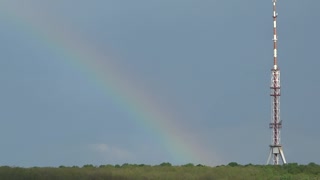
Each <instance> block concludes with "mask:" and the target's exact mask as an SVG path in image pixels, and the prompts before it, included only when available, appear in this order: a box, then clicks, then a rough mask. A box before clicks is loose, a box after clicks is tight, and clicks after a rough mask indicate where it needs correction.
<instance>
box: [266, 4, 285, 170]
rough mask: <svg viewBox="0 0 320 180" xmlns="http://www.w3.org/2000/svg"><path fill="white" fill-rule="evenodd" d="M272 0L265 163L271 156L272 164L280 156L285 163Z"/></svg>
mask: <svg viewBox="0 0 320 180" xmlns="http://www.w3.org/2000/svg"><path fill="white" fill-rule="evenodd" d="M272 2H273V68H272V69H271V86H270V90H271V93H270V96H271V99H272V113H271V116H272V117H271V123H270V124H269V127H270V129H272V141H271V143H272V144H271V145H270V154H269V158H268V161H267V164H269V163H270V160H271V158H272V159H273V165H278V164H279V159H280V158H281V160H282V163H283V164H286V163H287V162H286V159H285V157H284V154H283V150H282V146H281V144H280V129H281V128H282V121H281V120H280V95H281V94H280V69H279V67H278V57H277V48H278V47H277V41H278V37H277V17H278V13H277V12H276V5H277V0H272Z"/></svg>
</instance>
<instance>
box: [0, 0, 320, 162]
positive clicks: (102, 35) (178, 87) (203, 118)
mask: <svg viewBox="0 0 320 180" xmlns="http://www.w3.org/2000/svg"><path fill="white" fill-rule="evenodd" d="M0 6H1V8H0V11H1V13H0V49H1V50H0V83H1V88H0V122H1V125H0V143H1V148H0V165H11V166H59V165H67V166H71V165H79V166H81V165H84V164H94V165H100V164H123V163H137V164H141V163H144V164H159V163H161V162H164V161H169V162H171V163H173V164H179V163H181V162H178V161H175V158H174V157H172V154H171V152H170V148H169V149H168V147H164V146H163V144H162V142H160V141H158V139H152V138H150V137H153V136H154V134H152V131H151V130H150V129H148V128H147V127H146V126H141V124H139V123H138V121H137V120H136V118H137V117H134V116H135V115H134V114H132V113H130V112H128V109H127V108H124V107H123V106H121V105H119V104H118V103H117V102H116V101H115V100H114V98H113V97H111V95H110V94H109V95H108V93H107V92H106V90H104V89H102V88H101V87H99V85H98V84H96V83H94V82H92V80H91V79H90V77H89V76H88V75H87V74H86V72H84V71H83V70H81V69H80V68H76V67H75V66H72V65H70V64H68V63H65V62H66V59H65V58H67V57H66V56H61V54H59V52H57V51H55V49H54V48H52V47H50V46H49V45H48V44H47V43H46V42H43V41H41V39H40V38H36V36H37V35H35V34H34V33H37V32H31V31H26V30H25V29H24V28H21V26H23V24H19V23H17V22H13V21H11V19H10V18H8V17H7V14H6V12H5V11H6V9H11V10H12V9H13V10H14V9H17V10H16V11H18V10H23V9H24V7H26V8H27V7H28V8H30V7H31V9H32V10H34V13H35V14H37V12H39V16H43V18H44V19H45V18H46V16H48V17H51V18H52V17H53V18H54V20H55V21H56V22H55V23H56V24H59V22H61V24H66V23H67V24H68V28H69V29H70V30H71V31H74V32H75V33H77V34H78V35H81V37H82V38H83V39H86V40H87V41H86V42H90V43H91V44H90V46H91V47H96V49H97V51H101V52H102V53H106V54H108V53H110V54H111V55H112V56H113V57H115V58H114V59H116V60H117V62H116V63H117V65H118V67H120V69H121V71H123V72H125V74H126V75H130V76H131V78H132V77H133V78H132V79H136V80H137V83H138V82H139V84H142V85H143V87H145V89H147V90H148V93H149V94H152V96H154V97H156V99H157V100H158V102H155V103H159V104H162V105H170V106H169V108H170V111H172V112H175V115H176V116H177V117H178V118H177V119H175V122H174V123H175V124H181V127H183V129H187V130H188V131H189V132H190V133H191V134H197V138H198V141H201V142H203V143H202V145H203V147H201V148H202V149H206V150H207V151H212V152H214V153H215V154H216V155H217V156H218V157H207V159H208V160H209V161H210V162H212V163H208V162H203V163H204V164H210V165H218V164H226V163H229V162H231V161H235V162H238V163H241V164H248V163H253V164H264V163H265V162H266V160H267V157H268V153H269V144H270V143H271V130H269V129H268V124H269V122H270V119H271V98H270V96H269V91H270V89H269V85H270V69H271V68H272V62H273V61H272V57H273V54H272V53H273V44H272V37H273V35H272V32H273V31H272V28H273V25H272V2H271V0H263V1H254V0H241V1H240V0H229V1H225V0H223V1H218V0H135V1H131V0H105V1H104V0H90V1H89V0H78V1H63V0H57V1H49V0H46V1H43V0H29V1H27V2H25V1H19V0H2V1H1V2H0ZM318 7H320V1H317V0H306V1H301V0H287V1H286V0H279V1H278V13H279V16H278V17H279V18H278V39H279V49H278V52H279V53H278V54H279V66H280V69H281V85H282V96H281V119H282V120H283V129H282V144H283V146H284V147H283V148H284V152H285V155H286V158H287V161H288V162H298V163H304V164H305V163H309V162H316V163H320V157H319V155H318V152H320V143H319V140H318V137H320V131H319V130H318V128H319V125H320V122H319V102H320V97H319V94H318V93H319V92H320V82H319V80H318V78H319V77H320V71H319V70H318V69H319V67H320V62H319V60H318V57H319V42H320V36H319V32H320V24H319V18H320V11H319V10H318V9H319V8H318ZM40 12H41V13H40ZM49 20H50V19H48V21H49ZM48 23H50V22H48ZM211 159H212V161H211ZM186 161H187V160H186Z"/></svg>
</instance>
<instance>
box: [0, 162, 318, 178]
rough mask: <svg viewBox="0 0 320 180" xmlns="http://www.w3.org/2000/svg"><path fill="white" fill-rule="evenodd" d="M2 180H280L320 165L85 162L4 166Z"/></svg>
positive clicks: (311, 172)
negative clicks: (94, 164) (152, 164)
mask: <svg viewBox="0 0 320 180" xmlns="http://www.w3.org/2000/svg"><path fill="white" fill-rule="evenodd" d="M0 179H1V180H6V179H10V180H12V179H13V180H15V179H18V180H19V179H21V180H28V179H57V180H58V179H59V180H60V179H66V180H70V179H77V180H82V179H92V180H100V179H101V180H102V179H115V180H130V179H135V180H136V179H137V180H139V179H146V180H147V179H168V180H170V179H181V180H182V179H183V180H184V179H186V180H187V179H208V180H209V179H210V180H214V179H218V180H220V179H221V180H229V179H230V180H238V179H241V180H248V179H258V180H259V179H261V180H262V179H270V180H273V179H275V180H276V179H277V180H290V179H296V180H311V179H319V180H320V166H319V165H317V164H315V163H310V164H308V165H298V164H296V163H291V164H288V165H284V166H271V165H270V166H260V165H238V164H237V163H229V164H228V165H226V166H217V167H207V166H202V165H197V166H195V165H193V164H186V165H183V166H171V164H170V163H162V164H160V165H156V166H148V165H143V164H141V165H131V164H123V165H121V166H120V165H115V166H113V165H101V166H99V167H95V166H93V165H85V166H83V167H64V166H60V167H56V168H55V167H33V168H20V167H8V166H2V167H0Z"/></svg>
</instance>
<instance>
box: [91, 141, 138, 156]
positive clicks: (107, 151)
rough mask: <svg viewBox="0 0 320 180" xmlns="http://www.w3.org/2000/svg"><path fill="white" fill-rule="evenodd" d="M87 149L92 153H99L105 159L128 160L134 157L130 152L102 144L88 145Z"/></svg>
mask: <svg viewBox="0 0 320 180" xmlns="http://www.w3.org/2000/svg"><path fill="white" fill-rule="evenodd" d="M89 148H90V149H91V150H92V151H93V152H95V153H99V154H100V155H101V156H103V157H104V158H106V159H114V160H115V159H116V160H128V159H132V157H134V156H133V154H132V153H131V152H129V151H127V150H125V149H122V148H119V147H116V146H111V145H108V144H104V143H98V144H90V145H89Z"/></svg>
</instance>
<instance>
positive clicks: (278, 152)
mask: <svg viewBox="0 0 320 180" xmlns="http://www.w3.org/2000/svg"><path fill="white" fill-rule="evenodd" d="M271 156H273V164H274V165H278V164H279V157H280V158H281V160H282V163H283V164H287V161H286V158H285V157H284V153H283V150H282V146H281V145H270V154H269V158H268V161H267V165H268V164H269V163H270V160H271Z"/></svg>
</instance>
